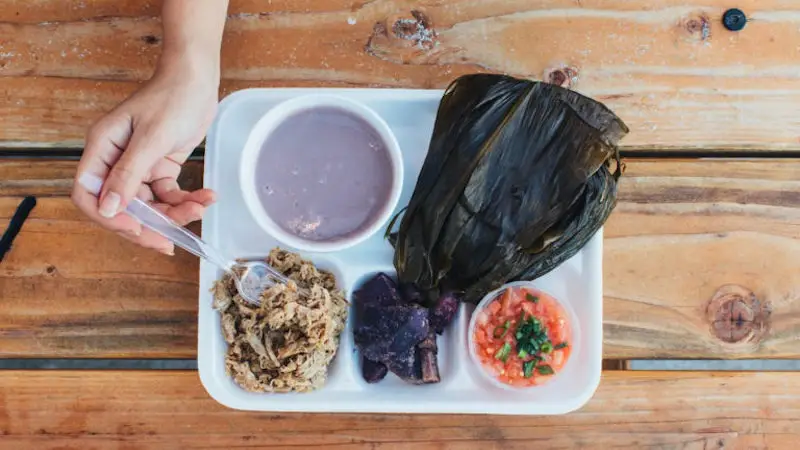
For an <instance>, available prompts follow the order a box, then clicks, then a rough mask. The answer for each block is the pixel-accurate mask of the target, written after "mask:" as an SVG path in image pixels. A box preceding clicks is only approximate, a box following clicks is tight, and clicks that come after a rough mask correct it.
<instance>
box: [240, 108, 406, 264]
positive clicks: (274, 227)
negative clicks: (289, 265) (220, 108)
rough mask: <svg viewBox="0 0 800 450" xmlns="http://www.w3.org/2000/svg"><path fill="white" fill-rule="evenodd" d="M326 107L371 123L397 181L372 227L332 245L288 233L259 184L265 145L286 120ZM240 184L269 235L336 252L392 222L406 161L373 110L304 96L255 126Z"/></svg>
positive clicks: (305, 247)
mask: <svg viewBox="0 0 800 450" xmlns="http://www.w3.org/2000/svg"><path fill="white" fill-rule="evenodd" d="M326 107H333V108H338V109H342V110H344V111H346V112H348V113H350V114H353V115H355V116H356V117H358V118H360V119H361V120H363V121H364V122H365V123H367V124H368V125H369V126H370V127H371V128H372V129H373V130H374V131H375V133H377V135H378V136H379V137H380V139H381V140H382V142H383V144H384V147H385V148H386V151H387V152H388V154H389V159H390V161H391V165H392V177H393V178H392V187H391V191H390V195H389V200H388V201H387V202H386V204H384V205H383V208H382V209H381V210H380V213H379V214H378V215H377V216H376V217H375V219H374V220H373V221H372V223H371V224H370V225H369V226H368V227H365V228H364V229H362V230H360V231H358V232H357V233H353V234H352V235H351V236H348V237H346V238H341V239H336V240H330V241H314V240H309V239H303V238H302V237H300V236H297V235H294V234H291V233H289V232H287V231H285V230H284V229H283V228H282V227H281V226H280V225H278V224H277V223H276V222H275V221H274V220H272V218H270V216H269V215H268V214H267V212H266V210H265V209H264V206H263V205H262V203H261V201H260V200H259V198H258V195H257V186H256V182H255V178H256V167H257V164H256V163H257V161H258V157H259V154H260V153H261V151H262V146H263V144H264V142H265V141H266V140H267V139H268V138H269V136H270V134H271V133H272V132H273V131H274V130H275V129H276V128H277V127H278V126H279V125H280V124H281V123H283V121H284V120H286V119H288V118H290V117H293V116H294V115H296V114H298V113H300V112H302V111H306V110H310V109H317V108H326ZM239 184H240V189H241V191H242V195H243V197H244V201H245V204H246V205H247V208H248V209H249V210H250V213H251V214H252V216H253V218H255V220H256V222H257V223H258V225H259V226H260V227H261V228H262V229H263V230H264V231H266V232H267V233H268V234H269V235H271V236H273V237H274V238H275V239H277V240H278V241H280V242H282V243H283V244H284V245H287V246H290V247H293V248H295V249H297V250H301V251H308V252H336V251H340V250H344V249H346V248H350V247H352V246H354V245H357V244H359V243H361V242H363V241H365V240H366V239H368V238H370V237H371V236H372V235H374V234H375V233H376V232H377V231H379V230H380V229H381V228H382V227H383V226H384V225H385V224H386V223H387V222H388V221H389V219H390V218H391V216H392V213H393V211H394V209H395V207H396V206H397V203H398V201H399V200H400V193H401V191H402V189H403V157H402V154H401V152H400V145H399V144H398V143H397V138H396V137H395V136H394V133H393V132H392V130H391V129H390V128H389V125H387V124H386V122H385V121H384V120H383V119H382V118H381V117H380V116H379V115H378V114H377V113H376V112H375V111H373V110H372V109H371V108H369V107H367V106H366V105H364V104H362V103H358V102H356V101H353V100H350V99H347V98H344V97H339V96H335V95H303V96H299V97H295V98H293V99H290V100H286V101H284V102H282V103H280V104H278V105H276V106H275V107H273V108H272V109H270V110H269V111H268V112H267V113H266V114H264V115H263V116H262V117H261V119H259V121H258V122H257V123H256V124H255V126H254V127H253V129H252V130H251V132H250V135H249V136H248V138H247V142H246V143H245V145H244V149H243V151H242V159H241V163H240V166H239Z"/></svg>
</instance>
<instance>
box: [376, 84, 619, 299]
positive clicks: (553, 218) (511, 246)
mask: <svg viewBox="0 0 800 450" xmlns="http://www.w3.org/2000/svg"><path fill="white" fill-rule="evenodd" d="M627 133H628V128H627V126H626V125H625V124H624V123H623V122H622V120H620V119H619V118H618V117H617V116H616V115H615V114H614V113H613V112H611V111H610V110H609V109H608V108H606V107H605V106H604V105H602V104H601V103H599V102H597V101H595V100H592V99H590V98H587V97H585V96H582V95H580V94H578V93H576V92H573V91H570V90H567V89H564V88H561V87H558V86H555V85H552V84H547V83H540V82H534V81H530V80H521V79H517V78H513V77H510V76H504V75H493V74H476V75H466V76H463V77H461V78H458V79H457V80H455V81H454V82H453V83H452V84H451V85H450V86H449V87H448V88H447V90H446V91H445V93H444V96H443V98H442V100H441V102H440V104H439V109H438V112H437V116H436V121H435V124H434V129H433V135H432V138H431V143H430V147H429V149H428V155H427V157H426V159H425V163H424V165H423V167H422V170H421V173H420V175H419V178H418V179H417V184H416V186H415V189H414V193H413V196H412V198H411V200H410V202H409V204H408V207H407V209H406V211H405V213H404V215H403V218H402V221H401V222H400V226H399V229H398V231H397V232H396V233H394V234H392V236H391V240H392V242H393V244H394V246H395V259H394V265H395V268H396V269H397V274H398V278H399V280H400V281H401V282H403V283H414V284H415V285H416V286H417V287H418V288H420V289H421V290H423V291H425V292H428V293H429V295H430V298H433V297H436V296H438V294H439V291H440V290H441V289H448V290H455V291H458V292H463V294H464V299H465V300H466V301H469V302H473V303H475V302H478V301H479V300H480V299H481V298H482V297H483V295H485V294H486V293H487V292H489V291H490V290H492V289H495V288H497V287H499V286H500V285H502V284H503V283H506V282H508V281H512V280H522V279H524V280H532V279H535V278H538V277H540V276H542V275H544V274H546V273H548V272H549V271H551V270H553V269H554V268H555V267H556V266H558V265H559V264H561V263H562V262H563V261H565V260H566V259H568V258H569V257H571V256H573V255H574V254H575V253H577V252H578V251H579V250H580V249H581V248H582V247H583V246H584V245H585V244H586V243H587V242H588V241H589V239H591V238H592V236H593V235H594V234H595V232H596V231H597V230H598V229H599V228H600V227H601V226H602V225H603V223H605V221H606V219H607V218H608V216H609V214H610V213H611V211H612V210H613V208H614V206H615V205H616V198H617V179H618V177H619V175H620V173H621V163H620V161H619V152H618V149H617V142H618V141H619V140H620V139H621V138H622V137H623V136H624V135H625V134H627ZM612 170H613V172H612Z"/></svg>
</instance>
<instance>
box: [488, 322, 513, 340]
mask: <svg viewBox="0 0 800 450" xmlns="http://www.w3.org/2000/svg"><path fill="white" fill-rule="evenodd" d="M510 326H511V322H510V321H508V320H506V323H504V324H503V325H498V326H496V327H495V328H494V331H493V332H492V336H494V338H495V339H502V338H503V337H505V335H506V333H507V332H508V327H510Z"/></svg>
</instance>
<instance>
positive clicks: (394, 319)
mask: <svg viewBox="0 0 800 450" xmlns="http://www.w3.org/2000/svg"><path fill="white" fill-rule="evenodd" d="M353 302H354V305H353V306H354V309H355V315H354V329H353V338H354V341H355V345H356V348H357V349H358V351H359V353H360V354H361V356H362V358H363V365H362V376H363V377H364V379H365V380H367V382H377V381H379V380H380V379H381V378H382V377H383V376H385V373H384V372H385V369H388V370H389V371H391V372H392V373H394V374H395V375H397V376H398V377H399V378H401V379H402V380H404V381H406V382H408V383H413V384H424V383H435V382H438V381H439V369H438V366H437V361H436V356H437V348H436V334H435V332H434V331H433V328H432V327H431V323H430V315H431V310H430V309H428V308H425V307H422V306H420V305H418V304H415V303H407V302H405V301H403V300H402V299H401V297H400V295H399V291H398V288H397V285H396V284H395V283H394V281H393V280H392V279H391V278H389V277H388V276H386V275H385V274H378V275H376V276H375V277H373V278H371V279H370V280H369V281H367V282H366V283H365V284H364V285H363V286H362V287H361V288H360V289H359V290H357V291H356V292H355V293H354V294H353ZM372 380H374V381H372Z"/></svg>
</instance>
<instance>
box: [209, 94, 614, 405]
mask: <svg viewBox="0 0 800 450" xmlns="http://www.w3.org/2000/svg"><path fill="white" fill-rule="evenodd" d="M444 91H445V90H444V89H407V88H400V89H398V88H383V87H376V88H351V87H320V88H315V87H281V88H269V87H258V88H244V89H239V90H236V91H233V92H231V93H229V94H228V95H226V96H225V97H224V98H223V99H222V100H221V101H220V102H219V104H218V107H217V113H216V115H215V119H214V121H213V122H212V124H211V126H210V127H209V130H208V132H207V135H206V152H205V155H204V166H203V186H204V187H205V186H207V181H208V179H209V177H211V176H213V173H212V171H211V170H210V167H212V165H213V164H210V163H211V162H213V161H214V159H215V158H216V157H217V156H216V152H214V151H209V147H212V146H213V144H214V143H215V142H216V140H217V134H218V128H219V125H220V123H221V122H222V121H221V118H222V117H223V114H225V113H226V112H228V110H229V109H230V108H232V107H234V106H235V105H236V103H237V102H238V101H239V100H240V99H241V98H242V97H246V96H248V95H252V94H253V93H278V94H281V93H284V94H294V95H302V94H310V93H338V94H344V95H347V94H348V93H358V94H364V93H369V92H374V93H376V94H377V93H380V95H388V96H390V97H393V99H402V97H405V96H413V97H415V98H416V99H419V98H421V97H423V96H424V97H427V96H430V97H432V98H434V97H438V96H441V95H442V94H443V93H444ZM212 150H213V148H212ZM215 220H216V217H215ZM210 227H211V224H210V221H206V220H205V219H204V220H203V222H202V224H201V233H203V234H205V233H206V232H208V231H210V230H209V229H208V228H210ZM590 244H591V245H593V246H594V250H595V252H596V254H597V255H595V256H596V259H597V264H596V266H597V267H598V270H599V272H600V277H599V280H598V283H599V289H600V292H601V295H600V300H599V302H598V305H597V307H598V312H599V316H600V321H601V324H600V335H601V339H600V342H599V343H598V344H597V346H599V348H598V349H597V350H598V351H599V352H598V353H599V355H600V357H599V358H598V359H597V361H594V360H592V361H591V363H590V367H591V368H592V373H591V374H590V375H591V381H590V383H588V384H587V385H586V387H585V389H584V391H583V393H582V395H579V396H575V397H572V398H571V399H570V400H569V401H564V402H563V403H561V404H559V407H558V408H553V409H551V410H550V411H547V412H520V411H519V410H517V409H514V410H512V411H507V410H504V409H503V408H502V406H503V405H504V403H503V402H496V403H495V405H494V406H489V407H487V404H486V401H485V400H481V401H468V402H464V401H459V402H457V403H446V404H445V405H448V406H450V407H445V408H443V407H441V406H444V405H439V407H437V408H431V404H430V403H427V402H421V403H418V404H417V405H414V404H413V403H406V402H402V403H388V402H384V403H382V404H381V409H380V410H376V409H374V408H364V407H361V406H360V405H361V403H360V402H339V403H336V402H331V403H329V404H327V405H326V408H325V409H324V410H322V409H309V408H307V407H305V405H304V404H302V403H299V404H298V403H293V402H280V403H279V404H274V405H271V407H270V408H267V409H265V408H260V407H257V406H255V405H252V404H249V403H248V402H242V401H237V400H236V399H229V398H227V397H226V396H225V394H226V392H225V391H223V390H220V386H219V385H218V384H217V380H216V377H214V376H213V374H212V373H211V372H209V371H204V370H202V367H203V366H204V364H201V361H203V360H205V359H206V358H210V357H212V355H211V354H210V353H211V352H210V351H205V352H204V351H201V348H203V347H202V346H203V345H204V336H203V333H202V323H203V320H202V319H203V317H205V315H206V314H208V313H209V312H210V313H216V311H213V310H211V311H205V313H204V310H206V309H208V308H204V307H203V303H202V302H203V292H202V290H200V292H199V293H198V301H199V303H200V304H199V305H198V307H199V310H198V352H197V361H198V375H199V378H200V381H201V384H202V385H203V387H204V388H205V389H206V391H207V392H208V394H209V395H210V396H211V397H212V398H213V399H214V400H216V401H217V402H218V403H220V404H222V405H223V406H226V407H228V408H231V409H236V410H242V411H261V412H305V413H312V414H313V413H320V414H324V413H371V414H426V413H427V414H491V415H530V416H545V415H563V414H567V413H570V412H573V411H576V410H578V409H580V408H582V407H583V406H584V405H585V404H586V403H588V401H589V400H590V399H591V398H592V397H593V396H594V394H595V392H596V390H597V388H598V387H599V385H600V382H601V375H602V359H603V356H602V355H603V352H602V347H603V342H602V317H603V294H602V292H603V276H602V274H603V264H602V263H603V258H602V255H603V247H604V245H603V244H604V227H601V228H600V229H599V230H598V231H597V232H596V233H595V235H594V236H593V237H592V239H591V240H590V241H589V242H588V243H587V245H586V247H588V246H589V245H590ZM584 248H585V247H584ZM583 250H584V249H581V252H583ZM214 272H216V269H215V268H213V267H211V265H210V264H209V263H207V262H205V261H202V260H201V261H200V270H199V273H198V283H199V285H200V287H201V288H202V285H203V280H204V278H205V277H204V275H205V274H211V273H214ZM459 314H460V315H461V314H466V313H465V312H464V306H463V305H462V306H461V309H460V312H459ZM344 332H347V330H345V331H343V333H344ZM340 345H342V343H341V342H340ZM339 351H341V349H340V350H339ZM264 395H273V394H264ZM275 395H277V394H275ZM282 395H283V394H282ZM286 395H303V394H286Z"/></svg>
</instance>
